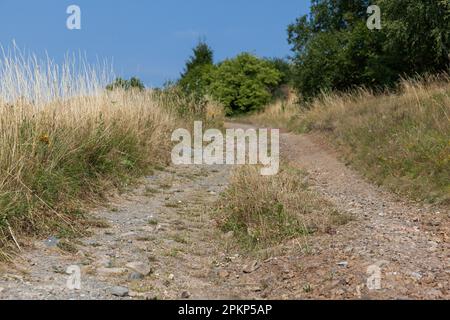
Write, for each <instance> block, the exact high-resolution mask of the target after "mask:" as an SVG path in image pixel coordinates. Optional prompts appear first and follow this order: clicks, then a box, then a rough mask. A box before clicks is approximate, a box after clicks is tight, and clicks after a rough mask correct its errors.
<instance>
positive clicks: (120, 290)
mask: <svg viewBox="0 0 450 320" xmlns="http://www.w3.org/2000/svg"><path fill="white" fill-rule="evenodd" d="M129 293H130V291H129V290H128V288H126V287H113V288H111V294H112V295H113V296H116V297H120V298H123V297H127V296H128V295H129Z"/></svg>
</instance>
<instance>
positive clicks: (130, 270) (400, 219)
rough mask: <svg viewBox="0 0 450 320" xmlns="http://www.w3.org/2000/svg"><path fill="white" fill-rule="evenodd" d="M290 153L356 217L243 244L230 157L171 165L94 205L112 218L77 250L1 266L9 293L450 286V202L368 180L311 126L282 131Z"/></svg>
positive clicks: (267, 295)
mask: <svg viewBox="0 0 450 320" xmlns="http://www.w3.org/2000/svg"><path fill="white" fill-rule="evenodd" d="M227 127H232V128H244V129H245V128H251V127H252V126H250V125H243V124H235V123H229V124H227ZM281 154H282V157H283V159H284V161H287V162H289V164H290V165H291V166H296V167H298V168H301V169H303V170H305V171H306V172H307V173H308V180H309V183H310V185H311V186H312V188H314V189H315V190H316V191H317V192H318V193H320V194H321V195H323V196H324V197H325V198H327V199H329V200H330V201H332V202H333V203H334V204H335V205H336V206H337V207H338V208H339V209H340V210H344V211H347V212H349V213H351V214H352V215H353V216H354V219H353V220H352V221H351V222H350V223H348V224H347V225H345V226H342V227H339V228H337V229H336V230H330V232H328V233H327V234H323V235H314V236H311V237H309V238H307V239H296V240H292V241H289V242H287V243H283V244H281V245H279V246H278V247H276V248H272V250H270V254H268V253H267V252H266V253H264V254H245V253H244V252H242V251H240V250H239V249H238V248H237V247H236V246H234V245H233V241H232V239H230V235H229V234H223V233H222V232H221V231H220V230H219V229H218V228H217V226H216V224H215V221H214V217H213V215H214V212H213V211H212V210H211V206H212V205H213V203H214V202H215V201H216V200H217V199H218V198H219V197H220V194H221V192H223V191H224V190H225V188H226V187H227V184H228V181H229V178H230V176H231V174H232V170H233V169H232V167H230V166H173V167H169V168H166V169H165V170H163V171H160V172H157V173H156V174H155V175H153V176H149V177H146V178H145V179H143V181H142V184H141V185H140V186H139V187H137V188H135V189H134V190H132V191H130V192H128V193H126V194H124V195H121V196H118V197H115V198H114V199H112V200H111V203H109V204H108V205H105V207H104V208H102V209H98V210H96V211H95V212H93V213H92V215H93V216H95V217H96V218H99V219H102V220H103V221H105V222H107V225H108V227H107V228H95V229H92V230H91V235H90V236H88V237H85V238H82V239H79V240H78V241H76V242H74V244H73V246H74V248H72V250H70V252H71V253H70V252H67V251H62V250H61V249H60V248H59V247H58V246H55V245H52V242H51V241H50V242H49V241H44V240H37V241H35V243H34V244H33V246H32V248H30V249H27V250H26V251H24V252H23V253H22V254H21V255H20V256H19V257H17V258H16V260H15V261H13V263H11V264H8V265H3V266H0V299H315V298H319V299H385V298H386V299H411V298H412V299H414V298H419V299H448V298H450V244H449V215H450V212H449V211H448V208H438V207H433V206H431V205H429V206H427V205H423V204H415V203H411V202H408V201H406V200H402V199H399V198H398V197H396V196H394V195H392V194H390V193H389V192H386V191H384V190H383V189H381V188H379V187H376V186H374V185H372V184H370V183H369V182H367V181H365V180H364V178H362V177H361V176H360V175H358V174H357V173H356V172H355V171H353V170H352V169H350V168H348V167H347V166H345V165H344V164H343V163H342V162H341V161H339V160H338V156H337V155H336V154H335V152H334V151H333V149H332V148H330V147H329V146H328V145H327V144H326V143H325V142H323V140H321V139H320V137H317V136H314V135H295V134H291V133H283V134H281ZM69 266H77V267H79V268H80V271H81V278H80V280H81V290H70V289H69V288H68V287H67V285H66V283H67V279H68V278H69V275H68V274H67V273H66V270H67V268H68V267H69ZM368 271H369V272H368ZM368 279H371V280H373V281H372V282H370V283H372V285H375V287H370V286H369V287H370V288H368V286H367V283H368ZM378 285H379V286H378Z"/></svg>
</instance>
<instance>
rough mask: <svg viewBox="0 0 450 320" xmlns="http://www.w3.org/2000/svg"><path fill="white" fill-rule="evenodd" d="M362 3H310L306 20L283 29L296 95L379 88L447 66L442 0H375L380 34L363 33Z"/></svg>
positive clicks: (446, 9) (449, 42)
mask: <svg viewBox="0 0 450 320" xmlns="http://www.w3.org/2000/svg"><path fill="white" fill-rule="evenodd" d="M370 4H371V3H370V1H367V0H341V1H338V0H314V1H312V6H311V14H310V15H309V16H302V17H300V18H298V19H297V20H296V22H295V23H293V24H291V25H289V27H288V41H289V43H290V44H291V46H292V50H293V52H294V57H293V61H294V65H295V67H294V69H295V70H294V84H295V87H296V88H297V89H298V91H299V92H301V94H302V95H303V96H304V97H306V98H309V97H313V96H315V95H317V94H318V93H319V92H320V91H324V90H325V91H327V90H347V89H349V88H351V87H354V86H367V87H373V88H377V87H385V86H386V85H392V84H394V83H395V82H396V81H397V80H398V79H399V78H400V77H401V76H411V75H414V74H424V73H428V72H431V73H434V72H440V71H444V70H446V69H447V68H448V65H449V57H448V53H449V47H450V3H449V2H448V1H447V0H444V1H442V0H437V1H417V0H400V1H399V0H380V1H378V3H377V4H378V5H379V6H380V8H381V13H382V17H381V19H382V30H373V31H372V30H369V29H368V28H367V26H366V20H367V18H368V14H367V8H368V7H369V5H370Z"/></svg>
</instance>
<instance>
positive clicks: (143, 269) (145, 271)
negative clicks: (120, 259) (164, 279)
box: [126, 262, 152, 277]
mask: <svg viewBox="0 0 450 320" xmlns="http://www.w3.org/2000/svg"><path fill="white" fill-rule="evenodd" d="M126 267H127V268H128V269H131V270H133V271H135V272H137V273H140V274H142V275H143V276H144V277H146V276H148V275H149V274H150V273H151V272H152V269H151V268H150V266H149V265H148V264H146V263H143V262H130V263H128V264H127V265H126Z"/></svg>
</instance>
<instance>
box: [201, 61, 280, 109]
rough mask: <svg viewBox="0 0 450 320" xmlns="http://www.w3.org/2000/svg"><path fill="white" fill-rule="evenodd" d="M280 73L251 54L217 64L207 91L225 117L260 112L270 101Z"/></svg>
mask: <svg viewBox="0 0 450 320" xmlns="http://www.w3.org/2000/svg"><path fill="white" fill-rule="evenodd" d="M280 80H281V73H280V72H279V71H278V70H277V69H276V68H274V67H273V66H272V65H271V64H270V63H269V62H267V61H265V60H263V59H259V58H257V57H256V56H254V55H252V54H250V53H243V54H240V55H238V56H237V57H236V58H234V59H228V60H225V61H223V62H222V63H220V64H219V65H218V66H217V68H216V69H215V70H214V72H213V79H212V83H211V86H210V88H209V91H210V93H211V95H212V96H213V97H214V98H215V99H217V100H218V101H219V102H220V103H222V104H223V105H224V107H225V112H226V114H227V115H236V114H241V113H246V112H250V111H256V110H260V109H261V107H263V106H264V105H265V104H267V103H268V102H269V101H270V100H271V98H272V93H271V89H273V88H274V87H276V86H277V85H278V84H279V82H280Z"/></svg>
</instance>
